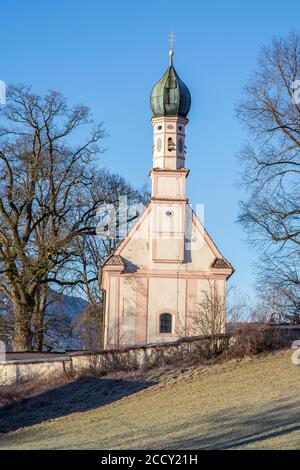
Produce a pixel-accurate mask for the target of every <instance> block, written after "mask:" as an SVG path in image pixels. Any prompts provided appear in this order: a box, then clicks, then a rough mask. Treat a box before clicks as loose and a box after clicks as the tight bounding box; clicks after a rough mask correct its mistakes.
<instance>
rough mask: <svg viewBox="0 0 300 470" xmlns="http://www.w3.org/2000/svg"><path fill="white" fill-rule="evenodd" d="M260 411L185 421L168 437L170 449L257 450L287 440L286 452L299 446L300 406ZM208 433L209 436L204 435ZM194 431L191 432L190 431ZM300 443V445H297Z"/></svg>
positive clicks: (229, 412) (237, 410)
mask: <svg viewBox="0 0 300 470" xmlns="http://www.w3.org/2000/svg"><path fill="white" fill-rule="evenodd" d="M268 405H269V406H268V407H267V408H265V409H261V410H259V408H255V407H254V408H249V407H242V408H233V409H230V410H226V411H222V412H219V413H215V414H210V415H207V416H205V417H199V416H198V419H189V420H187V419H185V420H183V422H182V423H180V424H179V425H177V426H176V428H175V429H172V434H173V433H175V435H176V438H172V435H169V436H167V435H166V436H165V441H164V443H163V447H164V448H168V449H184V450H188V449H224V450H225V449H237V448H242V447H248V446H250V447H251V446H254V447H257V448H260V449H264V448H268V445H269V444H268V443H266V444H265V441H267V440H269V439H276V438H280V437H285V443H284V446H285V448H295V446H299V442H300V433H299V435H298V436H297V439H296V440H295V436H292V434H293V433H294V432H296V431H300V402H299V401H296V402H294V403H289V404H285V403H284V402H280V401H278V402H274V403H273V404H272V405H271V406H270V403H269V404H268ZM203 429H205V433H204V432H203ZM189 430H190V431H189ZM297 443H298V444H297Z"/></svg>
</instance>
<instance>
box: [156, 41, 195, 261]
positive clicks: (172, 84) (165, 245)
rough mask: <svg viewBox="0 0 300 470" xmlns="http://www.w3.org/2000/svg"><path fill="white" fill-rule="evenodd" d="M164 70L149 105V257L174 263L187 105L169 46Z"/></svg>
mask: <svg viewBox="0 0 300 470" xmlns="http://www.w3.org/2000/svg"><path fill="white" fill-rule="evenodd" d="M169 55H170V63H169V67H168V69H167V71H166V72H165V74H164V75H163V77H162V78H161V79H160V80H159V82H158V83H157V84H156V85H155V86H154V88H153V90H152V93H151V97H150V106H151V110H152V113H153V117H152V119H151V123H152V126H153V167H152V170H151V172H150V177H151V180H152V189H151V200H152V203H153V212H152V221H153V223H152V259H153V261H154V262H169V263H177V262H183V260H184V235H185V219H186V213H185V212H186V211H185V209H186V203H187V197H186V178H187V176H188V173H189V170H187V169H186V168H185V153H186V146H185V127H186V125H187V124H188V119H187V115H188V112H189V110H190V107H191V95H190V92H189V89H188V87H187V86H186V85H185V83H183V81H182V80H181V79H180V78H179V76H178V74H177V72H176V70H175V68H174V65H173V56H174V51H173V49H172V48H171V50H170V52H169Z"/></svg>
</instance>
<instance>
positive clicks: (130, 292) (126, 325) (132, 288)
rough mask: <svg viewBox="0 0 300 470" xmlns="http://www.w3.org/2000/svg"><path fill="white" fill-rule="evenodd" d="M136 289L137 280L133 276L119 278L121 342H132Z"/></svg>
mask: <svg viewBox="0 0 300 470" xmlns="http://www.w3.org/2000/svg"><path fill="white" fill-rule="evenodd" d="M136 289H137V280H136V279H135V278H134V277H121V278H120V330H121V342H122V343H123V344H133V343H134V334H135V317H136Z"/></svg>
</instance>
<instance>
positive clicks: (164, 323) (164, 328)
mask: <svg viewBox="0 0 300 470" xmlns="http://www.w3.org/2000/svg"><path fill="white" fill-rule="evenodd" d="M159 332H160V333H172V315H171V314H170V313H162V314H161V315H160V316H159Z"/></svg>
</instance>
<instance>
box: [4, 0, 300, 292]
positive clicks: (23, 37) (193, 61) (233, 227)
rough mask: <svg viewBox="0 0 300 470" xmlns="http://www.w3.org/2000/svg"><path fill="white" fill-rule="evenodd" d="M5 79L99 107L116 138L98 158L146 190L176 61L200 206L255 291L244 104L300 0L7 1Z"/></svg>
mask: <svg viewBox="0 0 300 470" xmlns="http://www.w3.org/2000/svg"><path fill="white" fill-rule="evenodd" d="M0 7H1V9H0V22H1V28H0V38H1V49H0V66H1V67H0V79H1V80H4V81H5V82H6V83H27V84H32V86H33V90H34V91H36V92H40V93H43V92H45V91H46V90H47V89H49V88H51V89H56V90H59V91H61V92H62V93H64V94H65V95H66V96H67V97H68V98H69V99H70V102H71V103H77V102H79V103H83V104H86V105H88V106H90V107H91V109H92V111H93V115H94V117H95V119H96V120H97V121H103V122H104V125H105V128H106V131H107V133H108V138H107V139H106V142H105V145H106V147H107V151H106V153H105V154H104V155H103V156H101V157H100V158H99V165H100V166H106V167H107V168H109V169H111V170H112V171H115V172H118V173H120V174H122V175H123V176H124V177H125V178H126V179H127V180H129V181H130V182H131V183H132V184H133V185H135V186H143V185H144V184H145V183H146V182H147V179H148V176H147V175H148V170H149V169H150V166H151V152H152V128H151V125H150V117H151V114H150V109H149V96H150V91H151V88H152V86H153V85H154V84H155V82H156V81H157V80H158V79H159V78H160V77H161V76H162V74H163V73H164V71H165V69H166V67H167V65H168V49H169V43H168V35H169V32H170V30H171V29H173V31H174V33H175V36H176V41H175V58H174V63H175V67H176V70H177V72H178V73H179V75H180V77H181V78H182V79H183V80H184V81H185V83H187V85H188V86H189V89H190V91H191V95H192V108H191V111H190V114H189V119H190V124H189V126H188V128H187V138H186V144H187V161H186V166H187V167H188V168H190V169H191V172H190V175H189V178H188V192H189V199H190V202H191V203H192V204H193V205H194V206H195V204H196V203H204V204H205V225H206V228H207V229H208V231H209V232H210V234H211V236H212V238H213V239H214V241H215V242H216V244H217V245H218V247H219V248H220V250H221V252H222V253H223V254H224V256H225V257H226V258H227V259H229V260H230V261H231V263H232V264H233V265H234V267H235V269H236V272H235V274H234V276H233V278H232V283H233V284H234V285H236V286H238V287H239V288H240V289H241V291H242V292H247V293H249V294H250V295H252V294H253V283H254V275H253V269H252V268H253V264H254V263H255V261H256V259H257V254H256V253H255V252H254V250H253V249H251V248H249V246H248V245H247V243H246V241H245V239H246V235H245V233H244V232H243V230H242V229H241V227H239V225H238V224H237V223H236V218H237V215H238V202H239V200H240V199H242V198H243V196H244V195H243V193H242V192H241V191H240V190H238V189H237V188H236V186H235V182H236V180H237V162H236V158H235V155H236V153H237V152H238V150H239V148H240V147H241V145H242V143H243V142H244V141H245V139H246V137H247V136H246V133H245V131H244V130H243V129H242V127H241V125H240V123H239V122H238V121H237V119H236V117H235V112H234V104H235V102H236V101H237V100H238V99H239V98H240V96H241V89H242V87H243V85H244V84H245V81H246V80H247V78H248V76H249V75H250V74H251V73H252V72H253V71H254V70H255V67H256V59H257V55H258V53H259V50H260V48H261V46H262V45H264V44H266V43H268V42H269V41H270V40H271V39H272V38H273V37H274V36H278V35H286V34H287V33H288V32H289V31H291V30H297V28H298V24H299V17H300V4H299V2H298V1H297V0H290V1H289V2H288V4H287V3H284V2H282V1H278V0H272V1H271V0H264V1H258V0H253V1H249V0H248V2H241V1H234V0H227V1H226V2H225V1H221V0H215V1H214V2H207V1H205V2H204V1H201V0H198V1H196V0H186V1H185V2H183V1H178V0H172V1H171V0H160V1H158V0H151V1H150V0H148V1H137V0H127V1H121V0H115V1H113V2H109V1H105V2H104V1H102V0H73V1H71V0H60V1H58V0H51V1H50V0H48V1H46V0H44V1H43V2H41V1H37V0H26V2H25V1H22V0H0Z"/></svg>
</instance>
